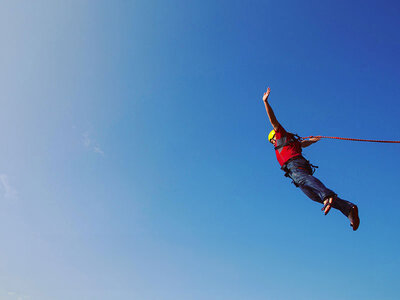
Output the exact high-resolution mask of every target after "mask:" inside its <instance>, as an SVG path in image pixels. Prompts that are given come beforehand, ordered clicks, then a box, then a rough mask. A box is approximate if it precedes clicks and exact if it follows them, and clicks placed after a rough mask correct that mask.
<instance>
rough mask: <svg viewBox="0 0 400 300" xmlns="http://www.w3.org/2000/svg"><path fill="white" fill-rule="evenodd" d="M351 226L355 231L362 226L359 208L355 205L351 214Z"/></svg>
mask: <svg viewBox="0 0 400 300" xmlns="http://www.w3.org/2000/svg"><path fill="white" fill-rule="evenodd" d="M348 218H349V220H350V226H351V227H353V230H354V231H356V230H357V228H358V226H359V225H360V218H359V217H358V207H357V205H354V206H353V207H352V208H351V210H350V214H349V217H348Z"/></svg>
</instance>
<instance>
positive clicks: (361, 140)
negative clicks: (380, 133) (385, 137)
mask: <svg viewBox="0 0 400 300" xmlns="http://www.w3.org/2000/svg"><path fill="white" fill-rule="evenodd" d="M309 138H320V139H335V140H344V141H355V142H374V143H400V141H382V140H364V139H351V138H342V137H337V136H322V135H316V136H312V135H310V136H307V137H304V138H302V139H303V140H305V139H309Z"/></svg>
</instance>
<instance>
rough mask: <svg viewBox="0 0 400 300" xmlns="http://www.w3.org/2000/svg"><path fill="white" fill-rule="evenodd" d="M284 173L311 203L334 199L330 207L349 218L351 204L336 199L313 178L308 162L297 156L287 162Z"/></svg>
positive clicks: (331, 192)
mask: <svg viewBox="0 0 400 300" xmlns="http://www.w3.org/2000/svg"><path fill="white" fill-rule="evenodd" d="M284 171H285V172H286V174H285V176H288V177H290V178H291V179H292V180H293V183H294V184H295V185H296V187H299V188H300V189H301V190H302V191H303V193H304V194H306V195H307V197H308V198H310V199H311V200H313V201H316V202H319V203H323V202H324V200H325V199H326V198H329V197H335V198H334V200H333V205H332V207H333V208H335V209H337V210H340V211H341V212H342V213H343V214H344V215H345V216H346V217H348V216H349V214H350V210H351V208H352V207H353V206H354V204H353V203H351V202H349V201H346V200H343V199H341V198H339V197H337V194H336V193H335V192H333V191H332V190H330V189H328V188H327V187H326V186H325V185H324V184H323V183H322V182H321V181H320V180H319V179H318V178H316V177H314V176H313V170H312V167H311V165H310V162H309V161H308V160H306V159H305V158H304V157H302V156H299V157H298V158H295V159H293V160H291V161H289V162H288V163H287V164H286V166H285V168H284Z"/></svg>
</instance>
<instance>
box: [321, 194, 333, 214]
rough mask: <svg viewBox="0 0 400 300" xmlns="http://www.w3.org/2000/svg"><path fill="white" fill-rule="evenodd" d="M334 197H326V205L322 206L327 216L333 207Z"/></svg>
mask: <svg viewBox="0 0 400 300" xmlns="http://www.w3.org/2000/svg"><path fill="white" fill-rule="evenodd" d="M332 203H333V198H329V199H326V200H325V201H324V206H323V207H322V209H321V210H322V211H324V213H325V216H326V215H327V214H328V213H329V211H330V210H331V208H332Z"/></svg>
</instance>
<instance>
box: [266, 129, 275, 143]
mask: <svg viewBox="0 0 400 300" xmlns="http://www.w3.org/2000/svg"><path fill="white" fill-rule="evenodd" d="M274 136H275V130H274V129H272V130H271V132H270V133H269V134H268V141H270V142H271V140H272V139H273V138H274Z"/></svg>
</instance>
